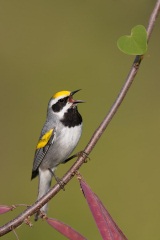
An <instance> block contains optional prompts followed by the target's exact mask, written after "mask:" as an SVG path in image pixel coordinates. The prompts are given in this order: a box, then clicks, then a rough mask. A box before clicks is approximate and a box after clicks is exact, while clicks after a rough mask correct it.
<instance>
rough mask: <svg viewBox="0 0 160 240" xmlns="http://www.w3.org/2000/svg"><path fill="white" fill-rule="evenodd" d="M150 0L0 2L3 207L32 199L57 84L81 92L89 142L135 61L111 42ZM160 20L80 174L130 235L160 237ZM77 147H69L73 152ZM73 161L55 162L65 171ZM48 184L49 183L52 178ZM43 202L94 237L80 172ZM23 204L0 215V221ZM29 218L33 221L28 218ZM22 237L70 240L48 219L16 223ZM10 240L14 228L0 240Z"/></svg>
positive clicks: (141, 15) (144, 15) (138, 19)
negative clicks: (49, 106)
mask: <svg viewBox="0 0 160 240" xmlns="http://www.w3.org/2000/svg"><path fill="white" fill-rule="evenodd" d="M155 2H156V1H154V0H140V1H135V0H130V1H128V0H118V1H116V0H109V1H107V0H100V1H96V0H92V1H90V0H88V1H86V0H81V1H77V0H67V1H66V0H61V1H58V0H56V1H54V0H53V1H42V0H39V1H37V0H32V1H31V0H28V1H22V0H1V1H0V104H1V105H0V106H1V107H0V109H1V117H0V132H1V138H0V152H1V157H0V166H1V167H0V186H1V191H0V204H8V205H9V204H17V203H26V204H32V203H33V202H34V201H35V199H36V195H37V185H38V179H35V180H33V181H30V176H31V169H32V161H33V156H34V150H35V146H36V144H37V140H38V138H39V134H40V131H41V128H42V125H43V123H44V121H45V117H46V108H47V103H48V100H49V99H50V97H51V96H52V95H53V94H54V93H55V92H57V91H59V90H76V89H79V88H81V89H82V91H81V92H79V93H77V95H76V97H77V98H79V99H83V100H86V103H85V104H83V105H80V106H79V111H80V112H81V114H82V115H83V119H84V129H83V135H82V138H81V141H80V143H79V145H78V147H77V149H76V151H80V150H82V149H83V148H84V147H85V146H86V144H87V143H88V141H89V139H90V137H91V136H92V134H93V131H94V130H95V129H96V128H97V126H98V125H99V124H100V122H101V121H102V119H103V118H104V117H105V115H106V114H107V112H108V111H109V109H110V107H111V105H112V104H113V102H114V100H115V98H116V96H117V94H118V92H119V90H120V88H121V87H122V85H123V83H124V81H125V78H126V76H127V74H128V71H129V69H130V67H131V64H132V62H133V59H134V57H132V56H127V55H125V54H123V53H121V52H120V51H119V50H118V48H117V46H116V41H117V39H118V38H119V37H120V36H122V35H125V34H130V31H131V28H132V27H134V26H136V25H138V24H143V25H144V26H147V24H148V20H149V16H150V14H151V11H152V9H153V6H154V5H155ZM159 24H160V19H158V20H157V22H156V26H155V29H154V32H153V34H152V37H151V40H150V43H149V49H148V52H147V54H146V55H145V58H144V60H143V62H142V65H141V67H140V70H139V72H138V75H137V76H136V79H135V82H134V83H133V85H132V87H131V89H130V91H129V93H128V94H127V97H126V98H125V101H124V102H123V104H122V105H121V107H120V109H119V111H118V113H117V114H116V116H115V117H114V119H113V121H112V122H111V123H110V125H109V127H108V128H107V130H106V132H105V133H104V135H103V136H102V138H101V139H100V141H99V142H98V144H97V145H96V147H95V149H94V151H93V152H92V154H91V155H90V157H91V161H89V162H88V163H87V164H85V165H84V166H83V167H82V168H81V169H80V172H81V174H82V175H83V177H84V178H85V180H86V181H87V183H88V184H89V185H90V186H91V188H92V189H93V191H94V192H95V193H96V194H97V195H98V196H99V197H100V199H101V200H102V202H103V203H104V205H105V206H106V208H107V209H108V211H109V212H110V214H111V215H112V217H113V218H114V220H115V221H116V223H117V224H118V225H119V227H120V228H121V229H122V231H123V232H124V233H125V235H126V236H127V237H128V238H129V239H131V240H135V239H136V240H151V239H160V231H159V229H160V187H159V186H160V107H159V101H160V94H159V92H160V34H159ZM76 151H75V152H76ZM71 164H72V162H70V163H68V164H66V165H61V166H59V168H58V170H57V175H58V176H59V177H61V176H62V175H63V174H64V173H65V172H66V171H67V170H68V169H69V167H70V166H71ZM53 183H54V181H53ZM65 189H66V191H65V192H63V191H61V192H60V193H59V194H58V195H57V196H56V197H55V198H54V199H52V200H51V202H50V204H49V213H48V215H49V216H50V217H54V218H57V219H59V220H61V221H63V222H65V223H67V224H69V225H71V226H72V227H73V228H75V229H77V230H78V231H79V232H81V233H82V234H83V235H84V236H86V238H87V239H90V240H91V239H92V240H100V239H101V236H100V234H99V232H98V230H97V228H96V225H95V223H94V220H93V219H92V216H91V213H90V212H89V209H88V207H87V204H86V202H85V199H84V198H83V195H82V193H81V191H80V187H79V184H78V181H77V179H76V178H74V179H73V180H72V181H71V182H70V183H69V184H68V185H67V186H66V188H65ZM22 210H23V208H19V209H17V210H15V211H14V212H12V213H7V214H5V215H1V216H0V225H2V224H4V223H6V222H7V221H9V220H10V219H12V218H13V217H15V216H17V215H18V214H19V213H20V212H21V211H22ZM32 220H33V218H32ZM17 234H18V236H19V239H39V240H42V239H59V240H63V239H66V238H64V237H63V236H61V235H60V234H59V233H58V232H56V231H55V230H53V229H52V228H51V227H50V226H48V225H47V224H46V223H45V222H44V221H41V220H40V221H38V222H37V223H35V224H34V226H33V227H32V228H29V227H28V226H26V225H23V226H21V227H20V228H18V229H17ZM2 239H3V240H8V239H15V236H14V235H13V233H9V234H8V235H6V236H3V237H2Z"/></svg>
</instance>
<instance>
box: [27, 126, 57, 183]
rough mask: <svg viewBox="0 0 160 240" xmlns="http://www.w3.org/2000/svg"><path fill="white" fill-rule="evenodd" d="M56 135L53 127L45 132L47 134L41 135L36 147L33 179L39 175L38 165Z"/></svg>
mask: <svg viewBox="0 0 160 240" xmlns="http://www.w3.org/2000/svg"><path fill="white" fill-rule="evenodd" d="M54 135H55V130H54V128H51V129H50V130H49V131H47V132H45V134H43V135H42V136H41V137H40V139H39V141H38V144H37V147H36V152H35V157H34V162H33V169H32V177H31V179H33V178H34V177H36V176H37V175H38V167H39V165H40V164H41V162H42V161H43V159H44V157H45V155H46V154H47V152H48V150H49V148H50V146H51V145H52V144H53V141H54Z"/></svg>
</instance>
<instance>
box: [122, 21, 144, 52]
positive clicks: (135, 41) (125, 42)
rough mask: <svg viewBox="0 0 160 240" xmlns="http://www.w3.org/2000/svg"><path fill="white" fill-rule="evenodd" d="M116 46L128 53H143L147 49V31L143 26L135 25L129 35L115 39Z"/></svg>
mask: <svg viewBox="0 0 160 240" xmlns="http://www.w3.org/2000/svg"><path fill="white" fill-rule="evenodd" d="M117 46H118V48H119V49H120V50H121V51H122V52H124V53H126V54H129V55H143V54H144V53H145V52H146V51H147V47H148V45H147V31H146V29H145V27H144V26H142V25H137V26H135V27H134V28H132V30H131V35H129V36H127V35H125V36H122V37H120V38H119V39H118V41H117Z"/></svg>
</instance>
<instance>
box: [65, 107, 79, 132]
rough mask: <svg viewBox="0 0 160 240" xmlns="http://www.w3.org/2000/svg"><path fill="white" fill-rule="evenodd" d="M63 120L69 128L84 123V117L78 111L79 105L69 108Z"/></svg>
mask: <svg viewBox="0 0 160 240" xmlns="http://www.w3.org/2000/svg"><path fill="white" fill-rule="evenodd" d="M61 122H62V123H63V125H64V126H66V127H69V128H70V127H75V126H78V125H80V124H81V123H82V117H81V115H80V113H79V112H78V110H77V107H74V108H69V109H68V111H67V112H66V113H65V114H64V117H63V119H62V120H61Z"/></svg>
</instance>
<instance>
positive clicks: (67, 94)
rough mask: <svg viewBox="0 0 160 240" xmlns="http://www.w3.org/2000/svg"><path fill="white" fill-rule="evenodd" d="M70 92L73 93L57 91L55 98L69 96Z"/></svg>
mask: <svg viewBox="0 0 160 240" xmlns="http://www.w3.org/2000/svg"><path fill="white" fill-rule="evenodd" d="M70 94H71V92H70V91H60V92H57V93H56V94H54V96H53V98H58V97H61V96H69V95H70Z"/></svg>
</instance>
